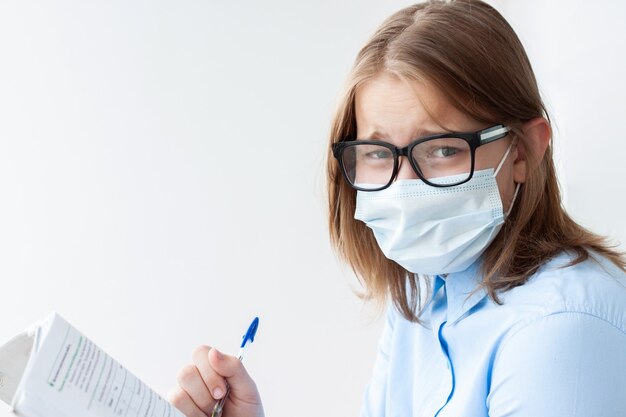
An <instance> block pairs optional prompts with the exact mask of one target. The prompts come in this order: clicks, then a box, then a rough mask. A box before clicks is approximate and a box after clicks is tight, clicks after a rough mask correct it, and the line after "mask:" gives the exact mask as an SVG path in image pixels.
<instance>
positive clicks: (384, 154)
mask: <svg viewBox="0 0 626 417" xmlns="http://www.w3.org/2000/svg"><path fill="white" fill-rule="evenodd" d="M365 157H366V158H368V159H389V158H393V154H392V153H391V151H390V150H389V149H386V148H384V149H377V150H372V151H369V152H367V153H366V154H365Z"/></svg>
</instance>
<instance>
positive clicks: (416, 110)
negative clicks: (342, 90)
mask: <svg viewBox="0 0 626 417" xmlns="http://www.w3.org/2000/svg"><path fill="white" fill-rule="evenodd" d="M355 116H356V124H357V137H359V138H370V137H371V138H373V137H375V136H376V137H377V138H378V139H385V140H392V139H395V140H394V141H396V140H397V141H407V140H411V139H415V138H416V137H420V136H425V135H428V134H432V133H441V132H449V131H468V130H476V129H479V128H480V126H481V125H480V123H477V122H476V121H475V120H472V119H471V118H470V117H469V116H467V115H465V114H464V113H462V112H460V111H459V110H458V109H456V108H455V107H454V106H452V105H451V104H450V103H449V101H448V100H447V99H446V98H445V96H444V95H443V94H442V93H441V92H440V91H438V90H437V89H435V88H434V87H432V86H431V85H430V84H428V83H425V82H420V81H416V80H406V79H400V78H399V77H397V76H395V75H392V74H388V73H383V74H380V75H378V76H376V77H375V78H373V79H371V80H369V81H367V82H365V83H364V84H362V85H361V86H360V87H359V88H358V89H357V91H356V95H355Z"/></svg>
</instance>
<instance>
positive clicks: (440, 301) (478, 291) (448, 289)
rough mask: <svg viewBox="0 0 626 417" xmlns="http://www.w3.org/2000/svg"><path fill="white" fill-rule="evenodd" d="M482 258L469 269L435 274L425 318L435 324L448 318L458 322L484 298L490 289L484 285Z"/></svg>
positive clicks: (452, 321)
mask: <svg viewBox="0 0 626 417" xmlns="http://www.w3.org/2000/svg"><path fill="white" fill-rule="evenodd" d="M480 266H481V262H480V261H476V262H474V263H473V264H472V265H471V266H470V267H468V268H467V269H466V270H465V271H462V272H455V273H451V274H448V275H447V276H445V277H443V276H439V275H436V276H435V277H433V281H432V283H433V288H432V293H431V295H430V297H429V300H428V302H427V304H426V305H425V306H424V310H423V311H424V313H426V315H425V316H424V319H426V320H427V321H429V322H431V324H433V325H435V327H437V326H439V325H440V324H441V323H443V322H444V321H446V322H447V323H448V324H453V323H456V322H457V321H459V320H461V319H462V318H463V317H465V316H466V314H467V312H469V311H470V310H471V309H472V308H473V307H475V306H476V305H477V304H478V303H479V302H481V301H482V300H483V299H484V298H485V297H486V296H487V291H486V290H485V288H484V287H483V286H482V285H481V283H482V276H481V273H480Z"/></svg>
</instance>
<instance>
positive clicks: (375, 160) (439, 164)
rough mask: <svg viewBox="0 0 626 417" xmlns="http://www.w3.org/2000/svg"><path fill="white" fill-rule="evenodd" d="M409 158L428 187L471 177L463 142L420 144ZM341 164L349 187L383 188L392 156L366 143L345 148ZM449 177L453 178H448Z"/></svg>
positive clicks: (389, 175)
mask: <svg viewBox="0 0 626 417" xmlns="http://www.w3.org/2000/svg"><path fill="white" fill-rule="evenodd" d="M410 157H411V159H412V160H413V163H414V164H415V165H416V166H417V167H418V169H419V171H420V173H421V174H422V176H423V177H424V178H425V179H426V181H428V182H430V183H432V184H438V185H444V184H445V185H454V184H457V183H460V182H463V181H465V180H466V179H467V178H468V177H469V176H470V174H471V172H470V171H471V167H472V156H471V148H470V146H469V144H468V143H467V141H466V140H464V139H460V138H440V139H432V140H428V141H425V142H421V143H419V144H417V145H415V146H414V147H413V148H412V151H411V154H410ZM341 162H342V164H343V166H344V170H345V172H346V176H347V177H348V180H349V181H350V183H351V184H352V185H356V186H357V187H359V188H362V189H376V188H380V187H382V186H385V185H386V184H388V183H389V182H390V181H391V179H392V176H393V169H394V154H393V152H392V150H391V149H389V148H387V147H385V146H381V145H373V144H367V143H363V144H359V143H357V144H355V145H352V146H348V147H346V148H344V150H343V154H342V156H341ZM461 174H467V175H461ZM451 176H454V178H453V179H452V178H449V177H451Z"/></svg>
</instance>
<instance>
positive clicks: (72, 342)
mask: <svg viewBox="0 0 626 417" xmlns="http://www.w3.org/2000/svg"><path fill="white" fill-rule="evenodd" d="M0 400H2V401H4V402H6V403H7V404H9V405H11V407H12V409H13V411H14V413H15V414H16V415H19V416H23V417H114V416H121V417H184V415H183V414H182V413H181V412H180V411H178V410H176V408H174V406H172V405H171V404H170V403H168V402H167V401H166V400H164V399H163V398H162V397H160V396H159V395H158V394H157V393H156V392H154V391H153V390H152V389H150V388H149V387H148V386H146V385H145V384H144V383H143V382H141V381H140V380H139V379H138V378H137V377H136V376H134V375H133V374H131V373H130V372H129V371H127V370H126V369H125V368H124V367H123V366H122V365H120V364H119V363H117V362H116V361H115V360H113V358H111V357H110V356H109V355H107V354H106V353H105V352H103V351H102V350H101V349H100V348H98V346H96V345H95V344H94V343H93V342H92V341H91V340H89V339H87V338H86V337H85V336H83V335H82V334H81V333H80V332H79V331H78V330H76V329H75V328H74V327H72V326H71V325H70V324H69V323H68V322H67V321H65V320H64V319H63V318H62V317H60V316H59V315H58V314H56V313H51V314H50V315H49V316H48V317H47V318H46V319H45V320H44V321H43V322H42V323H40V324H38V325H35V326H33V328H31V329H29V330H28V331H26V332H25V333H23V334H21V335H18V336H16V337H15V338H14V339H12V340H11V341H10V342H8V343H7V344H6V345H4V346H3V347H0Z"/></svg>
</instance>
